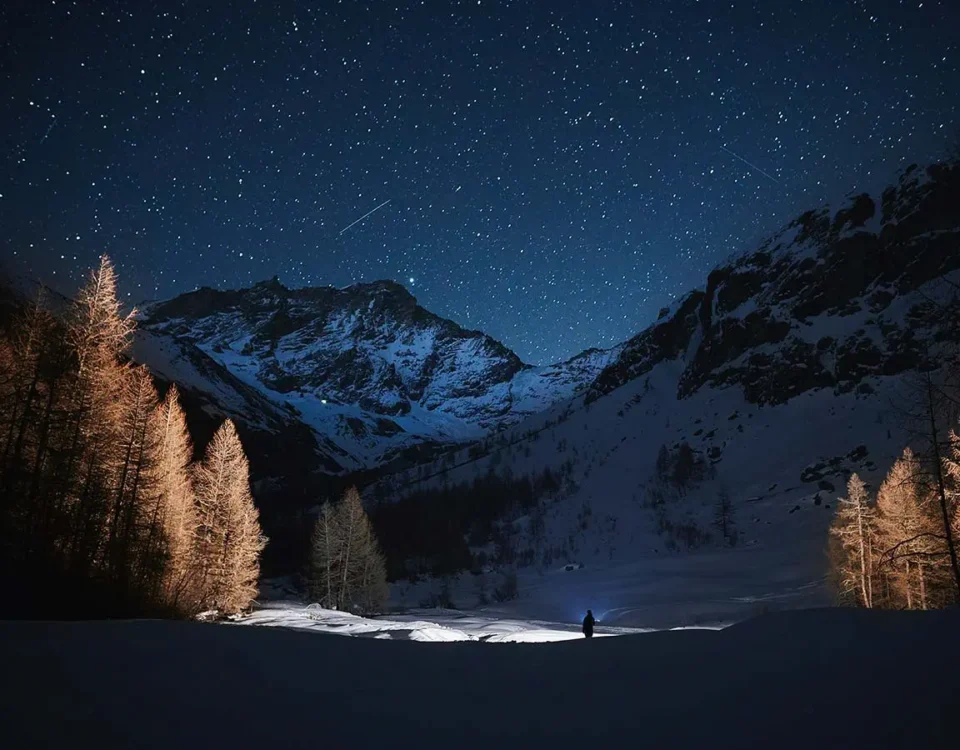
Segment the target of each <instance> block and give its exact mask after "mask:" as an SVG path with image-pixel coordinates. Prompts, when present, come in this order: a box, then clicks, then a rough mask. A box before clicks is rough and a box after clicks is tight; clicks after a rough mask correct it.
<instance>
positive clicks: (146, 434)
mask: <svg viewBox="0 0 960 750" xmlns="http://www.w3.org/2000/svg"><path fill="white" fill-rule="evenodd" d="M121 398H122V405H123V409H122V414H121V418H120V425H119V427H120V430H119V438H120V441H121V442H120V446H119V447H120V450H121V458H120V462H119V466H118V476H117V479H116V489H115V491H114V492H113V493H112V494H113V496H112V504H113V507H112V509H111V513H110V516H111V517H110V521H109V523H108V525H107V528H106V533H107V542H106V543H107V550H108V566H109V569H110V573H111V577H112V578H113V580H114V581H115V582H116V584H117V586H118V588H119V590H120V591H124V592H129V591H130V589H132V588H133V586H134V581H135V580H137V579H140V581H141V584H142V583H143V579H144V578H145V577H146V573H145V570H146V569H147V568H149V569H151V570H153V571H154V573H153V577H154V578H155V577H157V576H158V575H159V574H160V571H161V570H162V560H161V559H153V560H152V559H150V557H149V556H148V555H146V554H145V552H146V547H147V544H148V539H149V538H150V536H151V528H150V527H151V524H152V523H153V519H152V518H151V517H150V514H149V512H148V508H149V507H152V506H153V505H154V504H155V497H156V494H157V492H156V490H157V487H156V481H155V480H156V469H157V457H156V445H155V443H154V442H153V440H152V439H151V438H152V434H151V431H150V430H149V425H150V422H151V420H152V417H153V413H154V411H155V410H156V408H157V390H156V388H155V387H154V385H153V378H152V376H151V375H150V372H149V370H147V368H146V367H143V366H140V367H136V368H132V369H130V370H127V371H125V372H124V383H123V387H122V393H121ZM135 567H136V568H140V570H137V571H135V570H134V568H135Z"/></svg>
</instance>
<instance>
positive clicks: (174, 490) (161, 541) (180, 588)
mask: <svg viewBox="0 0 960 750" xmlns="http://www.w3.org/2000/svg"><path fill="white" fill-rule="evenodd" d="M150 430H151V432H152V436H151V440H152V442H153V443H154V445H155V446H156V452H157V458H156V460H157V470H156V485H157V488H156V494H155V497H154V506H153V508H152V520H151V537H150V539H149V549H150V554H151V556H159V557H162V559H163V560H164V562H165V564H164V568H163V576H162V581H161V582H160V586H161V589H162V598H163V600H164V601H165V603H167V604H168V605H170V606H172V607H174V608H182V609H185V610H187V611H191V610H193V609H195V606H196V601H197V596H198V592H197V590H196V589H197V581H196V576H195V575H194V573H195V560H194V533H195V531H196V528H197V511H196V506H195V501H194V496H193V484H192V481H191V477H190V461H191V459H192V457H193V445H192V443H191V441H190V433H189V432H188V430H187V422H186V418H185V417H184V414H183V409H182V408H181V407H180V393H179V391H178V390H177V386H176V385H171V386H170V388H169V389H168V390H167V395H166V397H165V398H164V399H163V402H162V403H161V404H160V406H159V407H158V408H157V410H156V412H155V413H154V415H153V419H152V420H151V422H150Z"/></svg>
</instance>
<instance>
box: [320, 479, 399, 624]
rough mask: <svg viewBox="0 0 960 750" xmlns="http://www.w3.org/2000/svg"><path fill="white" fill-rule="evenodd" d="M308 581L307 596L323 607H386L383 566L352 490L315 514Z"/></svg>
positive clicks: (374, 609) (364, 609) (361, 609)
mask: <svg viewBox="0 0 960 750" xmlns="http://www.w3.org/2000/svg"><path fill="white" fill-rule="evenodd" d="M310 580H311V587H310V588H311V593H312V595H313V596H314V598H315V599H316V600H317V601H318V602H319V603H320V604H321V605H322V606H324V607H328V608H334V609H341V610H351V611H358V612H377V611H381V610H382V609H383V607H384V606H385V605H386V600H387V595H388V593H389V592H388V587H387V575H386V563H385V561H384V558H383V554H382V553H381V552H380V547H379V545H378V543H377V540H376V537H375V535H374V533H373V527H372V526H371V525H370V519H369V518H368V517H367V514H366V512H365V511H364V509H363V503H362V501H361V500H360V494H359V493H358V492H357V490H356V489H355V488H350V489H348V490H347V491H346V492H345V493H344V495H343V498H342V499H341V500H340V502H339V503H338V504H337V506H336V507H333V506H331V505H330V504H329V503H325V504H324V506H323V507H322V508H321V510H320V516H319V518H318V519H317V522H316V524H315V526H314V531H313V537H312V540H311V554H310Z"/></svg>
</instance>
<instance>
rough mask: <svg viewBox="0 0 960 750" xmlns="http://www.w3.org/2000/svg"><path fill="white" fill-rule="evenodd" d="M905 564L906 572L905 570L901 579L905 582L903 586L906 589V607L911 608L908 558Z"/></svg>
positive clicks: (911, 596) (911, 595) (911, 597)
mask: <svg viewBox="0 0 960 750" xmlns="http://www.w3.org/2000/svg"><path fill="white" fill-rule="evenodd" d="M906 566H907V572H906V575H904V577H903V580H904V581H905V582H906V585H905V587H904V588H906V591H907V609H913V594H912V592H911V589H912V587H911V585H910V560H909V559H908V560H907V561H906Z"/></svg>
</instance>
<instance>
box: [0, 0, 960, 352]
mask: <svg viewBox="0 0 960 750" xmlns="http://www.w3.org/2000/svg"><path fill="white" fill-rule="evenodd" d="M958 8H960V3H956V2H954V1H953V0H942V1H941V2H937V1H936V0H933V1H929V0H928V1H925V2H922V3H921V2H898V1H897V0H882V1H881V0H877V1H876V2H872V1H871V0H859V1H857V2H851V1H848V0H806V1H805V2H804V1H801V0H791V2H773V1H772V0H771V1H770V2H766V1H764V2H741V1H740V0H733V1H732V2H730V1H727V2H722V3H721V2H707V1H706V0H703V1H701V2H696V1H695V0H675V1H673V2H668V1H661V2H590V3H588V2H573V1H566V0H552V1H550V2H488V0H480V2H477V0H472V2H460V3H457V2H426V1H425V2H422V3H406V2H390V3H388V2H379V1H376V2H375V1H374V0H370V1H369V2H347V1H343V2H312V3H305V2H303V3H299V2H290V1H282V0H281V2H266V1H265V0H260V2H255V1H254V0H234V1H233V2H230V3H221V2H202V1H201V2H173V1H169V2H167V1H165V2H159V0H157V1H155V2H140V1H139V0H137V1H128V0H123V1H122V2H101V1H100V0H89V1H88V0H83V1H78V2H65V1H64V0H57V2H50V1H49V0H44V1H42V2H23V0H14V1H13V2H7V3H4V4H3V6H2V9H0V29H2V32H0V106H2V108H3V117H2V118H0V133H2V142H3V152H2V154H0V196H2V197H0V227H2V232H0V239H2V242H3V256H4V259H5V260H6V261H7V264H8V266H12V268H13V270H15V271H17V272H21V273H28V274H30V275H32V276H37V277H40V278H44V279H46V280H48V281H51V282H53V283H54V284H56V285H58V286H59V287H60V288H61V289H63V290H64V291H68V292H69V291H71V290H72V289H73V288H75V287H76V284H77V283H78V281H79V279H80V276H81V274H82V273H83V272H84V270H85V269H86V268H88V267H89V266H91V265H92V264H93V263H95V261H96V257H97V256H98V255H99V254H100V253H101V252H103V251H106V252H108V253H110V254H111V255H112V256H113V257H114V259H115V260H116V262H117V265H118V267H119V270H120V273H121V277H122V283H123V291H124V294H125V295H126V296H128V297H129V299H130V300H131V301H138V300H142V299H148V298H165V297H170V296H173V295H175V294H179V293H181V292H185V291H188V290H190V289H193V288H195V287H197V286H201V285H209V286H214V287H220V288H235V287H238V286H242V285H249V284H250V283H252V282H255V281H258V280H261V279H264V278H269V277H271V276H273V275H275V274H276V275H278V276H279V277H280V280H281V281H282V282H283V283H285V284H287V285H288V286H292V287H296V286H304V285H325V284H333V285H336V286H342V285H346V284H350V283H353V282H356V281H364V280H366V281H369V280H373V279H378V278H393V279H397V280H398V281H401V282H402V283H404V284H406V285H407V286H409V287H410V288H411V290H412V291H413V293H414V294H415V295H417V297H418V298H419V300H420V301H421V303H422V304H424V305H425V306H426V307H428V308H430V309H431V310H433V311H435V312H437V313H439V314H442V315H445V316H448V317H451V318H453V319H455V320H457V321H458V322H460V323H461V324H463V325H465V326H468V327H470V328H479V329H482V330H484V331H486V332H488V333H490V334H491V335H493V336H495V337H497V338H499V339H500V340H502V341H503V342H504V343H506V344H507V345H508V346H510V347H512V348H513V349H515V350H516V351H517V352H518V354H520V356H521V357H523V358H524V359H525V360H527V361H531V362H547V361H553V360H557V359H560V358H565V357H568V356H571V355H573V354H575V353H576V352H578V351H580V350H581V349H584V348H586V347H588V346H598V345H611V344H613V343H615V342H617V341H620V340H623V339H625V338H627V337H629V336H630V335H632V334H633V333H635V332H637V331H638V330H640V329H641V328H643V327H644V326H645V325H647V324H648V323H649V322H651V321H652V320H653V319H654V318H655V316H656V313H657V310H658V309H659V308H660V307H661V306H663V305H665V304H668V303H669V302H670V301H671V299H672V298H673V297H674V296H676V295H677V294H679V293H681V292H682V291H684V290H686V289H687V288H689V287H692V286H694V285H697V284H700V283H702V280H703V277H704V275H705V273H706V272H707V271H708V270H709V269H710V268H711V267H712V266H713V265H715V264H716V263H718V262H719V261H721V260H722V259H723V258H725V257H726V256H728V255H730V254H731V253H733V252H736V251H740V250H744V249H748V248H749V247H750V246H751V245H752V244H755V243H756V242H757V241H758V240H759V239H760V238H762V237H763V236H764V235H765V234H767V233H769V232H770V231H772V230H774V229H776V228H777V227H778V226H779V225H780V224H782V223H783V222H785V221H788V220H789V219H791V218H792V217H793V216H795V215H797V214H798V213H800V212H802V211H803V210H806V209H807V208H811V207H814V206H816V205H819V204H820V203H822V202H824V201H835V200H838V199H840V198H842V196H844V195H845V194H846V193H848V192H849V191H851V190H862V189H868V190H872V189H876V188H877V187H880V186H882V185H883V184H886V183H887V182H888V181H889V180H890V179H891V178H892V177H893V176H894V175H895V173H896V171H897V170H898V169H899V168H900V167H901V166H902V165H903V164H905V163H908V162H910V161H914V160H919V161H929V160H931V159H934V158H937V157H938V156H939V155H941V154H942V153H943V151H944V149H945V148H946V147H947V146H948V145H949V144H950V143H951V141H956V139H957V125H956V122H957V121H956V115H957V103H958V101H960V98H958V95H960V10H958ZM725 149H726V150H725ZM735 155H736V156H735ZM738 157H739V158H738ZM741 159H742V160H745V161H741ZM745 162H749V163H750V165H753V166H750V165H748V164H747V163H745ZM754 167H755V168H754ZM763 172H766V173H767V175H768V176H765V175H764V174H763ZM386 200H389V201H390V203H389V204H387V205H386V206H384V207H383V208H381V209H380V210H378V211H376V212H375V213H373V214H371V215H370V216H369V217H367V218H366V219H365V220H364V221H362V222H360V223H359V224H357V225H356V226H354V227H352V228H351V229H349V230H348V231H346V232H343V233H342V234H341V233H340V232H341V230H342V229H343V228H344V227H346V226H347V225H348V224H350V223H351V222H352V221H354V220H356V219H357V218H359V217H360V216H362V215H363V214H364V213H366V212H367V211H369V210H371V209H373V208H374V207H375V206H377V205H379V204H381V203H383V202H384V201H386Z"/></svg>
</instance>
